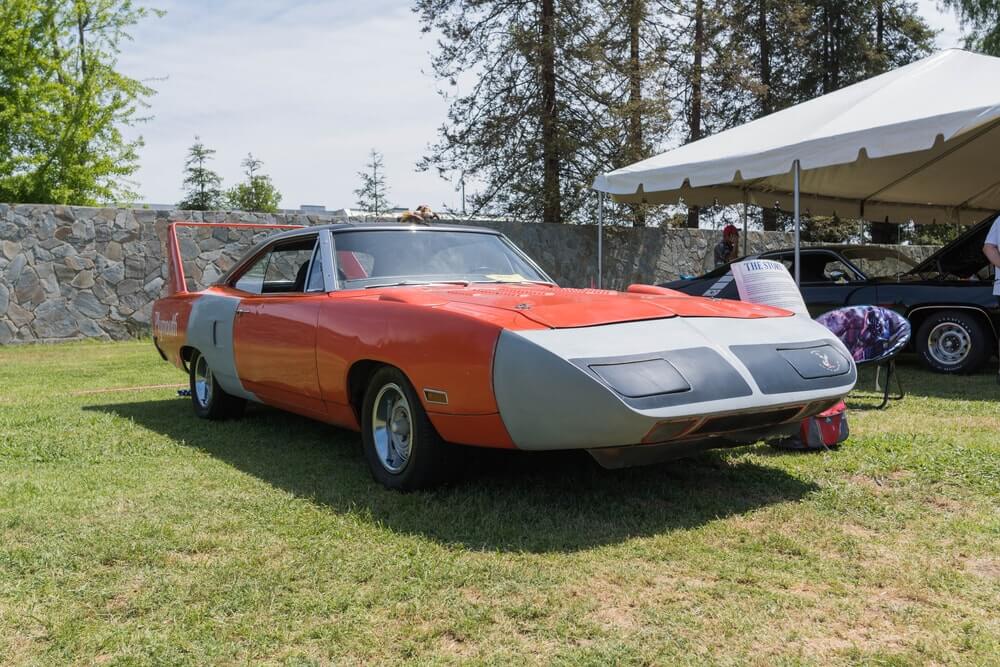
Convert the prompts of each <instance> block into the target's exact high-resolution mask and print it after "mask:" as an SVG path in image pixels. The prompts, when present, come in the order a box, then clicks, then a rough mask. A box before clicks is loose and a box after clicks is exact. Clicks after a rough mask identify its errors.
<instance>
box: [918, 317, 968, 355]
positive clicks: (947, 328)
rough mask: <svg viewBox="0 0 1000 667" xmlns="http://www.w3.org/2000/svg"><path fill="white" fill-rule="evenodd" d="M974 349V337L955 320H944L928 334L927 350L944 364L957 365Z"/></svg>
mask: <svg viewBox="0 0 1000 667" xmlns="http://www.w3.org/2000/svg"><path fill="white" fill-rule="evenodd" d="M971 350H972V337H971V336H970V335H969V332H968V331H966V329H965V328H964V327H962V326H961V325H959V324H956V323H954V322H942V323H940V324H938V325H937V326H935V327H934V328H933V329H931V331H930V333H929V334H928V335H927V352H928V354H930V355H931V357H933V359H934V361H936V362H938V363H939V364H941V365H943V366H957V365H958V364H961V363H962V362H963V361H965V358H966V357H968V356H969V352H970V351H971Z"/></svg>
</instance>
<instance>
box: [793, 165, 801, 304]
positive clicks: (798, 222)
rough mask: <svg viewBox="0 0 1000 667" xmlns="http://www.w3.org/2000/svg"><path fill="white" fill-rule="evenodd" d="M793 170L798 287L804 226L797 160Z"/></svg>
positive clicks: (796, 279) (796, 278)
mask: <svg viewBox="0 0 1000 667" xmlns="http://www.w3.org/2000/svg"><path fill="white" fill-rule="evenodd" d="M792 169H793V171H794V180H795V205H794V208H795V284H796V285H798V284H799V276H800V275H801V268H802V267H800V266H799V254H800V253H799V250H800V247H801V245H802V241H801V234H800V232H799V230H800V227H801V225H802V221H801V219H800V217H799V171H800V165H799V161H798V160H796V161H795V162H794V163H793V166H792Z"/></svg>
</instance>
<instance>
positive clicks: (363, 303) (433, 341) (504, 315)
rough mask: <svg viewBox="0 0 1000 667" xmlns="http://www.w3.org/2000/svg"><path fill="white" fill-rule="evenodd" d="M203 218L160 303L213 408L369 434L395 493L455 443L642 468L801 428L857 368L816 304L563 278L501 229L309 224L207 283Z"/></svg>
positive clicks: (156, 318) (158, 331)
mask: <svg viewBox="0 0 1000 667" xmlns="http://www.w3.org/2000/svg"><path fill="white" fill-rule="evenodd" d="M198 224H199V223H174V224H172V225H171V227H170V229H169V234H168V256H169V269H170V281H169V292H170V294H169V295H168V296H166V297H164V298H162V299H160V300H158V301H157V302H156V303H155V305H154V309H153V342H154V344H155V346H156V348H157V350H158V351H159V353H160V354H161V355H162V356H163V358H164V359H166V360H168V361H170V362H171V363H173V364H175V365H177V366H178V367H180V368H182V369H184V370H186V371H187V372H188V373H189V375H190V383H191V399H192V403H193V406H194V411H195V412H196V413H197V414H198V416H200V417H204V418H208V419H224V418H230V417H237V416H239V415H240V414H241V412H242V410H243V407H244V405H245V404H246V402H247V401H256V402H260V403H265V404H267V405H271V406H275V407H278V408H281V409H284V410H289V411H291V412H295V413H298V414H301V415H305V416H308V417H312V418H315V419H319V420H322V421H325V422H329V423H332V424H336V425H339V426H342V427H346V428H350V429H356V430H360V431H361V436H362V442H363V447H364V453H365V457H366V459H367V462H368V465H369V467H370V468H371V472H372V474H373V476H374V477H375V479H376V480H378V481H379V482H381V483H382V484H384V485H385V486H387V487H390V488H396V489H404V490H405V489H415V488H420V487H425V486H428V485H432V484H434V483H437V482H439V481H441V480H442V479H443V478H444V477H445V476H446V475H447V474H448V473H449V472H451V471H452V468H453V466H452V465H451V463H452V462H453V461H454V460H455V459H456V457H455V456H453V455H454V453H455V450H454V446H455V445H467V446H474V447H502V448H518V449H524V450H549V449H586V450H588V451H589V452H590V453H591V454H592V455H593V456H594V458H595V459H596V460H597V461H598V462H599V463H601V464H602V465H604V466H606V467H622V466H627V465H637V464H642V463H650V462H653V461H659V460H663V459H666V458H672V457H677V456H685V455H688V454H690V453H691V452H693V451H698V450H702V449H707V448H713V447H732V446H736V445H740V444H747V443H752V442H756V441H759V440H762V439H763V440H766V439H769V438H775V437H781V436H784V435H787V434H791V433H793V432H795V431H796V430H797V428H798V424H799V422H800V421H801V420H802V419H804V418H806V417H808V416H811V415H814V414H817V413H819V412H822V411H823V410H825V409H826V408H828V407H829V406H831V405H832V404H833V403H836V402H837V401H839V400H840V399H841V398H842V397H843V396H844V395H845V394H846V393H847V392H848V391H850V389H851V388H852V387H853V386H854V383H855V381H856V379H857V371H856V368H855V366H854V363H853V362H852V361H851V358H850V355H849V354H847V352H846V350H845V349H844V348H843V346H842V345H841V344H840V342H839V341H837V340H836V339H835V338H834V337H833V336H832V335H831V334H830V333H829V332H828V331H827V330H826V329H825V328H823V327H822V326H820V325H818V324H816V323H814V322H813V321H812V320H810V319H809V318H807V317H803V316H799V315H793V314H792V313H790V312H788V311H784V310H779V309H776V308H769V307H765V306H759V305H753V304H748V303H740V302H736V301H726V300H716V299H708V298H701V297H693V296H688V295H685V294H682V293H680V292H675V291H673V290H668V289H664V288H660V287H653V286H650V285H633V286H631V287H630V288H629V289H628V290H627V291H626V292H614V291H610V290H600V289H567V288H561V287H558V286H557V285H556V284H555V283H553V282H552V280H551V279H550V278H549V277H548V276H546V275H545V273H544V272H543V271H542V270H541V269H540V268H539V267H538V265H536V264H535V263H534V262H533V261H531V260H530V259H529V258H528V257H527V256H525V255H524V254H523V253H522V252H521V251H520V250H518V249H517V248H516V247H515V246H514V245H513V244H512V243H511V242H510V241H508V240H507V239H506V238H505V237H504V236H503V235H502V234H499V233H497V232H495V231H492V230H488V229H482V228H473V227H456V226H446V225H433V226H429V225H413V226H407V225H401V224H346V223H345V224H334V225H327V226H317V227H306V228H295V229H289V230H287V231H283V232H281V233H276V234H275V235H273V236H271V237H270V238H268V239H267V240H265V241H264V242H263V243H261V244H259V245H258V246H257V247H255V248H254V249H253V250H251V251H250V252H249V253H248V254H247V255H246V256H245V257H244V258H243V259H242V260H241V261H240V262H238V263H237V264H236V265H235V266H234V267H233V268H232V269H231V270H230V271H229V272H228V273H227V274H226V275H224V276H223V277H222V278H220V279H219V280H218V281H216V282H215V284H213V285H211V286H209V287H208V288H206V289H204V290H202V291H197V292H194V291H188V289H187V285H186V282H185V279H184V275H183V268H182V262H181V256H180V251H179V245H178V241H177V236H176V227H177V226H197V225H198ZM222 226H226V227H232V226H236V227H239V226H248V225H236V224H234V225H229V224H225V223H223V224H222ZM253 227H254V228H261V227H263V226H261V225H253Z"/></svg>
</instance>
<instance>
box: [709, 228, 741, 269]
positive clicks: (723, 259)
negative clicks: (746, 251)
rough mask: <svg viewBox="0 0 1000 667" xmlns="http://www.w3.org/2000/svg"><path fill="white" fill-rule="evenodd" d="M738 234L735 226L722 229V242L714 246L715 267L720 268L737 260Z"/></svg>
mask: <svg viewBox="0 0 1000 667" xmlns="http://www.w3.org/2000/svg"><path fill="white" fill-rule="evenodd" d="M739 248H740V232H739V230H738V229H736V225H726V226H725V227H724V228H723V229H722V240H721V241H719V242H718V243H717V244H716V245H715V265H716V266H722V265H723V264H728V263H729V262H734V261H736V260H737V259H738V258H739Z"/></svg>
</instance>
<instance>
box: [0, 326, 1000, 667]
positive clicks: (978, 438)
mask: <svg viewBox="0 0 1000 667" xmlns="http://www.w3.org/2000/svg"><path fill="white" fill-rule="evenodd" d="M902 376H903V379H904V382H905V383H906V385H907V389H908V390H909V392H910V395H909V396H908V397H907V398H906V400H904V401H902V402H900V403H895V404H893V405H892V406H891V407H890V408H889V409H888V410H887V411H884V412H877V411H864V410H861V409H855V410H854V411H852V413H851V427H852V430H853V434H854V435H853V437H852V438H851V440H850V441H849V443H848V444H847V445H846V446H845V447H843V448H841V450H840V451H836V452H824V453H818V454H785V453H779V452H776V451H773V450H771V449H769V448H767V447H765V446H755V447H744V448H740V449H735V450H731V451H727V452H724V453H710V454H706V455H703V456H701V457H698V458H695V459H690V460H685V461H681V462H675V463H671V464H667V465H661V466H654V467H649V468H639V469H632V470H625V471H605V470H601V469H600V468H597V467H596V465H595V464H593V463H591V462H590V460H589V457H587V456H586V455H585V454H579V453H568V454H560V455H530V454H519V453H495V454H492V455H488V456H484V457H480V459H479V462H478V466H477V469H475V470H471V471H470V472H469V473H468V475H467V476H466V478H465V479H464V480H463V481H462V482H460V483H458V484H456V485H453V486H451V487H449V488H446V489H443V490H439V491H436V492H432V493H416V494H410V495H402V494H398V493H393V492H389V491H385V490H383V489H382V488H381V487H379V486H377V485H376V484H375V483H374V482H373V481H372V480H371V478H370V477H369V475H368V471H367V469H366V468H365V465H364V461H363V459H362V456H361V450H360V441H359V438H358V436H357V435H356V434H353V433H349V432H345V431H341V430H338V429H336V428H333V427H329V426H325V425H322V424H318V423H315V422H311V421H308V420H306V419H302V418H299V417H295V416H290V415H286V414H282V413H279V412H276V411H272V410H267V409H263V408H258V409H253V410H251V411H249V412H248V415H247V417H246V418H245V419H243V420H242V421H239V422H231V423H224V424H218V423H209V422H204V421H199V420H198V419H196V418H195V417H194V415H193V414H192V412H191V408H190V405H189V404H188V402H187V400H188V399H183V400H182V399H178V398H177V397H176V390H175V389H173V388H169V387H168V388H159V389H155V388H154V389H141V390H130V391H101V392H97V391H96V390H106V389H114V388H127V387H138V386H148V385H157V384H177V383H181V382H184V381H185V379H186V378H184V377H183V376H182V375H181V374H180V373H179V372H178V371H177V370H176V369H174V368H172V367H170V366H168V365H167V364H166V363H164V362H162V361H160V360H159V358H158V356H157V355H156V353H155V352H154V350H153V348H152V345H151V344H150V343H148V342H139V343H118V344H98V343H86V344H65V345H59V346H26V347H7V348H0V531H2V540H0V663H4V664H38V665H54V664H65V663H75V664H94V663H109V664H116V663H117V664H153V663H156V664H160V663H191V664H204V663H226V664H233V663H239V664H246V663H278V664H286V663H287V664H328V663H349V664H358V663H375V662H379V663H382V662H388V663H393V662H407V661H412V662H419V663H453V662H473V663H494V664H509V663H560V664H595V665H603V664H608V663H620V664H675V663H721V664H745V663H756V664H767V665H772V664H799V663H807V664H824V665H826V664H837V663H869V664H914V663H916V664H921V663H925V664H937V663H964V664H986V663H992V664H997V661H998V660H1000V387H998V386H997V385H996V383H995V381H994V377H993V376H992V375H989V374H987V375H979V376H975V377H962V378H946V377H941V376H935V375H931V374H928V373H924V372H922V371H920V370H918V369H917V367H916V366H915V365H914V364H913V363H909V362H908V363H905V364H904V365H903V367H902ZM862 383H863V384H862V386H864V387H865V388H866V389H871V375H870V374H863V377H862ZM872 396H873V394H871V393H867V394H866V393H864V392H856V393H855V394H854V395H852V407H854V408H860V407H861V406H862V405H863V404H864V403H866V402H867V403H869V404H870V403H872V401H871V398H872Z"/></svg>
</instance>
